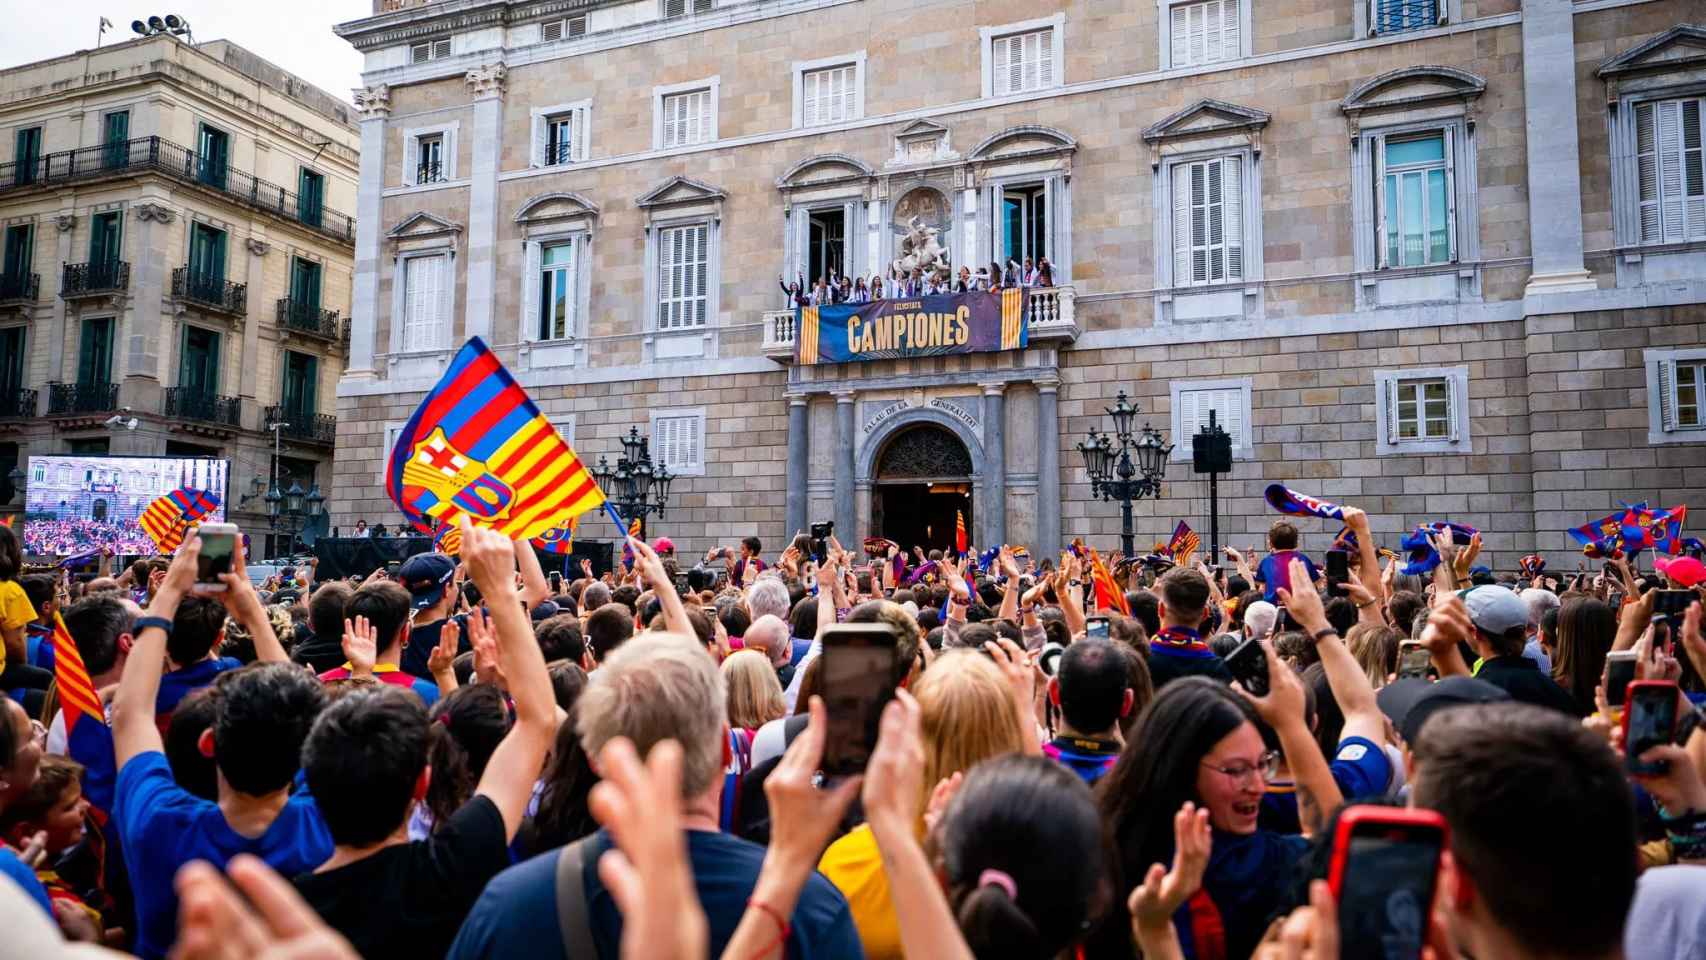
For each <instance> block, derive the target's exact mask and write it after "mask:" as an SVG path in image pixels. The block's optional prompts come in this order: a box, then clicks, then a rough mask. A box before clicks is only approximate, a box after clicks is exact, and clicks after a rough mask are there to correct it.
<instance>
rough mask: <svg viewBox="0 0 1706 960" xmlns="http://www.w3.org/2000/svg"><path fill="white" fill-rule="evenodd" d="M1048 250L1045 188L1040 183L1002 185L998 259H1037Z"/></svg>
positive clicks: (1036, 260) (1046, 193) (1003, 261)
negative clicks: (999, 252) (999, 253)
mask: <svg viewBox="0 0 1706 960" xmlns="http://www.w3.org/2000/svg"><path fill="white" fill-rule="evenodd" d="M1048 255H1049V252H1048V190H1047V188H1046V187H1045V186H1044V185H1043V184H1040V183H1028V184H1023V185H1019V186H1004V187H1003V188H1002V190H1001V255H1000V256H999V258H998V259H999V260H1000V262H1002V263H1006V262H1007V261H1008V260H1012V261H1014V262H1016V263H1020V264H1023V263H1024V262H1025V260H1026V259H1029V260H1030V261H1031V262H1032V263H1037V262H1038V261H1040V260H1041V259H1042V258H1043V257H1046V256H1048Z"/></svg>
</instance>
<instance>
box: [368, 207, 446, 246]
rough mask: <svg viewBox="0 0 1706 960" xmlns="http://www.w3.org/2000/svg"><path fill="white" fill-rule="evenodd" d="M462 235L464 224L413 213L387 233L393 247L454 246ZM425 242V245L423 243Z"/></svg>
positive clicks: (426, 214)
mask: <svg viewBox="0 0 1706 960" xmlns="http://www.w3.org/2000/svg"><path fill="white" fill-rule="evenodd" d="M461 234H462V224H460V223H453V222H451V221H449V220H446V219H444V218H443V217H438V216H434V215H433V214H430V213H425V212H419V213H412V214H410V215H409V216H407V217H404V218H403V221H402V222H401V223H399V224H397V225H396V226H394V227H392V228H391V229H390V230H388V231H386V232H385V238H386V239H387V240H390V241H391V244H392V245H393V246H397V247H402V246H422V245H429V246H430V245H435V244H433V243H432V242H433V241H436V245H454V244H455V243H456V240H457V238H458V237H460V236H461ZM423 242H424V243H423Z"/></svg>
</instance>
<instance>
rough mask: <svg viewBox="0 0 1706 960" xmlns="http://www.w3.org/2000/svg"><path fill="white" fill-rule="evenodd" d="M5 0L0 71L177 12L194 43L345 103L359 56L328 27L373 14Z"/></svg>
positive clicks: (199, 1) (317, 7)
mask: <svg viewBox="0 0 1706 960" xmlns="http://www.w3.org/2000/svg"><path fill="white" fill-rule="evenodd" d="M152 2H153V4H154V5H153V6H150V5H149V4H148V3H147V2H142V3H137V2H132V3H129V4H122V3H116V2H113V0H48V2H47V3H46V4H45V5H43V4H41V3H39V2H34V0H16V3H15V5H14V2H13V0H5V3H4V4H0V5H3V6H6V7H9V8H10V9H11V12H10V13H8V14H7V15H6V21H7V29H5V30H0V69H3V68H7V67H15V66H18V65H19V64H22V63H30V62H33V61H36V60H45V59H48V58H50V57H56V56H60V55H62V54H67V53H72V52H75V51H77V50H83V49H87V48H89V47H92V46H94V45H95V34H96V31H97V30H98V28H99V26H100V22H101V17H103V16H104V17H106V18H107V19H108V20H111V21H112V22H113V27H112V29H109V30H108V31H107V35H106V37H105V38H104V42H108V43H111V42H115V41H122V40H125V39H128V38H130V37H134V36H135V34H133V33H131V31H130V22H131V21H132V20H147V19H148V17H149V16H150V15H156V16H160V17H164V16H165V15H166V14H168V13H175V14H177V15H178V16H180V17H184V18H186V19H188V20H189V22H190V27H191V28H192V29H193V30H194V31H195V39H196V41H197V42H203V41H207V40H230V41H232V42H233V43H236V44H237V45H239V46H242V47H247V48H248V49H250V50H252V51H254V52H255V53H257V54H259V55H260V56H262V57H264V58H266V59H267V60H271V61H272V62H273V63H276V64H278V65H279V66H280V67H283V68H284V69H286V70H289V71H290V72H291V73H294V74H296V75H297V76H299V77H302V78H303V79H304V80H307V81H308V82H309V83H312V84H314V85H315V86H318V87H321V88H323V89H324V90H325V91H326V92H327V93H330V94H332V95H333V96H335V97H337V98H339V99H340V100H346V101H347V100H348V99H349V96H350V88H351V87H356V86H360V84H361V59H362V58H361V54H359V53H357V52H356V51H355V48H354V47H352V46H350V45H349V44H347V43H345V42H344V41H343V40H342V39H340V38H339V37H338V36H337V35H336V34H334V33H332V24H334V23H341V22H344V21H347V20H354V19H357V18H358V17H363V16H367V15H369V14H371V13H372V12H373V3H372V0H283V2H279V3H274V2H271V0H152Z"/></svg>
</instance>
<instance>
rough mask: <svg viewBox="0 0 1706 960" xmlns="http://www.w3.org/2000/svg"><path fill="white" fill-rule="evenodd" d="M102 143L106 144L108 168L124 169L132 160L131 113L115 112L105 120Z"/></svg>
mask: <svg viewBox="0 0 1706 960" xmlns="http://www.w3.org/2000/svg"><path fill="white" fill-rule="evenodd" d="M102 126H103V128H104V129H103V130H102V131H101V142H102V143H104V144H106V146H107V149H106V156H105V158H104V161H105V163H106V165H107V166H108V167H122V166H124V165H125V164H126V163H127V162H129V160H130V145H129V144H130V111H129V110H115V111H113V112H112V113H109V114H107V115H106V117H105V118H104V122H103V124H102Z"/></svg>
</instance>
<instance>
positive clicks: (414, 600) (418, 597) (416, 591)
mask: <svg viewBox="0 0 1706 960" xmlns="http://www.w3.org/2000/svg"><path fill="white" fill-rule="evenodd" d="M455 575H456V561H454V560H452V559H450V558H449V557H447V556H445V555H444V554H442V553H417V554H415V555H414V556H412V557H410V558H409V559H407V560H404V561H403V566H402V567H401V568H399V569H398V570H397V581H398V582H399V583H401V584H402V585H403V588H404V589H406V590H408V591H409V597H410V599H411V603H410V606H412V607H414V609H416V610H425V609H426V608H427V607H430V606H432V605H433V604H435V603H437V602H439V601H440V600H443V599H444V588H445V587H446V586H447V585H448V584H449V583H450V578H451V577H454V576H455Z"/></svg>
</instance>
